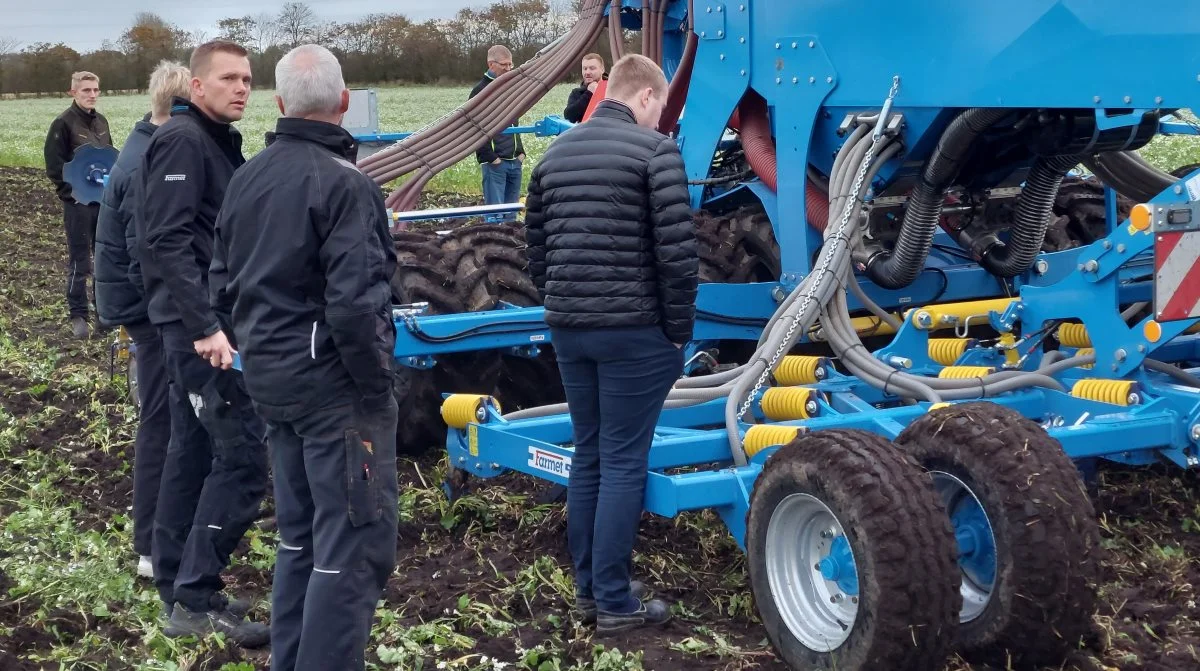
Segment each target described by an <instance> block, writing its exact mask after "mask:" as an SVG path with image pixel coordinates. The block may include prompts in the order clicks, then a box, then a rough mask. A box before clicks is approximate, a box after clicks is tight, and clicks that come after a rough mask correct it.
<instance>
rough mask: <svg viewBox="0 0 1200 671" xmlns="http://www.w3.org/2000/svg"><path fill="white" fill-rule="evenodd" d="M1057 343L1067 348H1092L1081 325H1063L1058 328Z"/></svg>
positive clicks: (1085, 330) (1085, 328) (1084, 328)
mask: <svg viewBox="0 0 1200 671" xmlns="http://www.w3.org/2000/svg"><path fill="white" fill-rule="evenodd" d="M1058 341H1059V342H1060V343H1062V344H1064V345H1066V346H1067V347H1091V346H1092V339H1091V338H1090V337H1089V336H1088V332H1087V327H1085V326H1084V325H1083V324H1063V325H1062V326H1060V327H1058Z"/></svg>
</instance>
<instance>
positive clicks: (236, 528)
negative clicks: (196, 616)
mask: <svg viewBox="0 0 1200 671" xmlns="http://www.w3.org/2000/svg"><path fill="white" fill-rule="evenodd" d="M160 331H161V333H162V339H163V348H164V350H165V351H166V363H167V375H168V376H169V378H170V380H171V390H170V406H171V437H172V439H171V444H170V447H169V448H168V449H167V460H166V464H165V465H164V466H163V475H162V485H161V486H160V488H159V493H158V513H157V515H156V517H155V525H154V552H153V555H152V556H153V558H154V581H155V583H156V585H157V586H158V593H159V596H160V597H161V598H162V600H163V602H164V603H166V604H173V603H181V604H183V605H184V607H186V608H187V609H188V610H190V611H193V612H196V611H207V610H210V609H211V606H210V604H211V598H212V596H213V594H214V593H216V592H218V591H220V590H221V588H222V587H223V586H224V583H223V582H222V580H221V571H223V570H224V569H225V567H226V566H227V565H228V563H229V555H230V554H231V553H232V552H233V550H234V549H235V548H236V547H237V544H238V541H240V540H241V538H242V536H243V535H244V534H245V533H246V530H247V529H249V528H250V525H251V524H252V523H253V522H254V520H255V519H256V518H257V517H258V514H259V505H260V504H261V503H262V500H263V496H264V495H265V494H266V489H267V448H266V444H265V442H264V440H265V437H264V434H265V427H264V425H263V421H262V420H261V419H259V417H258V416H257V415H256V414H255V412H254V408H253V406H252V404H251V401H250V397H249V396H248V395H247V394H246V389H245V386H244V385H243V382H242V374H241V372H240V371H236V370H233V369H230V370H221V369H219V368H214V367H213V366H212V365H211V364H209V362H208V361H206V360H204V359H202V358H200V357H199V356H198V355H197V354H196V350H195V345H194V344H193V342H192V339H191V337H189V336H188V335H187V333H186V332H185V331H184V328H183V325H182V324H181V323H179V322H172V323H170V324H164V325H162V326H161V327H160Z"/></svg>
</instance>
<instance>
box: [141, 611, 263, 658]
mask: <svg viewBox="0 0 1200 671" xmlns="http://www.w3.org/2000/svg"><path fill="white" fill-rule="evenodd" d="M215 632H221V633H222V634H225V636H226V637H227V638H228V639H229V640H231V641H233V642H234V643H236V644H238V645H240V646H241V647H243V648H260V647H262V646H264V645H266V644H267V643H268V642H270V640H271V628H270V627H269V626H268V625H265V624H262V623H260V622H251V621H249V620H246V619H243V618H239V617H237V616H235V615H233V614H232V613H231V612H229V611H228V610H208V611H201V612H199V613H193V612H191V611H189V610H188V609H187V608H186V607H185V606H183V605H182V604H178V603H177V604H175V607H174V608H173V609H171V618H170V619H169V620H167V626H166V627H164V628H163V633H164V634H166V635H167V636H169V637H171V638H177V637H180V636H189V635H195V636H198V637H200V638H203V637H204V636H207V635H208V634H212V633H215Z"/></svg>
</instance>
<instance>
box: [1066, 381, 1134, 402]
mask: <svg viewBox="0 0 1200 671" xmlns="http://www.w3.org/2000/svg"><path fill="white" fill-rule="evenodd" d="M1136 391H1137V382H1135V381H1133V380H1102V379H1099V378H1087V379H1084V380H1080V381H1078V382H1076V383H1075V385H1074V386H1072V387H1071V395H1072V396H1074V397H1075V398H1086V399H1087V400H1089V401H1099V402H1101V403H1111V404H1113V405H1130V404H1132V403H1136V402H1138V400H1137V399H1136V398H1135V399H1133V400H1130V396H1134V395H1135V392H1136Z"/></svg>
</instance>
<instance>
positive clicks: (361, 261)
mask: <svg viewBox="0 0 1200 671" xmlns="http://www.w3.org/2000/svg"><path fill="white" fill-rule="evenodd" d="M275 86H276V103H277V105H278V106H279V110H280V112H282V113H283V115H284V116H283V118H281V119H279V121H278V123H277V124H276V127H275V132H274V134H273V136H272V137H270V138H269V139H268V144H267V148H266V149H264V150H263V151H262V153H260V154H259V155H257V156H255V157H254V158H253V159H252V160H250V162H248V163H247V164H246V165H245V167H243V168H242V169H241V170H239V171H238V174H237V175H235V176H234V178H233V181H231V182H230V184H229V191H228V193H227V195H226V200H225V205H224V207H223V208H222V209H221V216H220V217H219V219H218V220H217V231H216V242H215V244H214V249H213V263H212V269H211V286H210V299H211V301H212V305H213V306H214V308H215V309H216V311H217V314H218V315H219V316H220V317H221V319H222V321H224V322H226V323H229V324H232V325H233V332H234V334H235V337H236V340H237V343H238V346H239V351H240V352H241V355H242V363H243V367H244V370H245V372H246V386H247V389H248V391H249V393H250V396H251V397H252V398H253V399H254V404H255V407H256V408H257V409H258V412H259V413H260V414H261V415H262V417H263V418H264V419H265V420H266V422H267V429H268V435H269V436H270V443H271V454H272V458H273V466H274V468H273V472H274V476H275V478H274V483H275V512H276V520H277V521H278V523H279V548H278V551H277V553H276V559H275V575H274V585H273V589H272V602H271V605H272V608H271V639H272V656H273V662H274V668H276V669H289V670H290V669H313V670H316V669H335V668H336V669H347V670H349V669H362V668H363V666H364V664H365V662H364V651H365V648H366V645H367V640H368V637H369V634H370V630H371V619H372V616H373V615H374V612H375V604H376V602H377V601H378V599H379V595H380V594H381V593H382V592H383V588H384V585H385V583H386V582H387V578H388V575H390V574H391V571H392V568H393V566H394V564H395V559H396V523H397V513H396V505H397V500H398V483H397V480H396V421H397V414H398V412H399V410H398V406H397V404H396V400H395V397H393V396H392V375H393V368H394V366H395V364H394V359H393V356H394V354H393V351H394V348H395V341H396V331H395V323H394V322H393V321H392V315H391V302H392V295H391V288H390V285H389V279H390V278H391V276H392V273H393V272H394V271H395V268H396V254H395V251H394V249H393V247H392V240H391V234H390V233H389V231H388V216H387V210H386V208H385V206H384V202H383V196H382V195H381V194H380V192H379V188H378V187H377V186H376V185H375V183H374V182H372V181H371V179H370V178H368V177H367V176H366V175H364V174H362V172H360V171H359V170H358V168H357V167H355V165H354V163H353V160H354V158H355V154H356V152H357V144H356V143H355V141H354V138H353V137H352V136H351V135H350V133H348V132H347V131H346V130H345V129H344V128H342V127H341V125H340V124H341V120H342V117H343V115H344V114H345V113H346V109H347V108H348V106H349V103H350V92H349V91H348V90H347V89H346V85H345V82H344V80H343V76H342V70H341V66H340V65H339V64H338V61H337V58H336V57H335V56H334V55H333V54H332V53H330V51H329V50H328V49H326V48H324V47H321V46H317V45H314V44H306V45H302V46H299V47H296V48H295V49H293V50H292V51H290V52H288V53H287V54H286V55H284V57H283V58H282V59H280V61H279V64H278V65H277V66H276V68H275Z"/></svg>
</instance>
